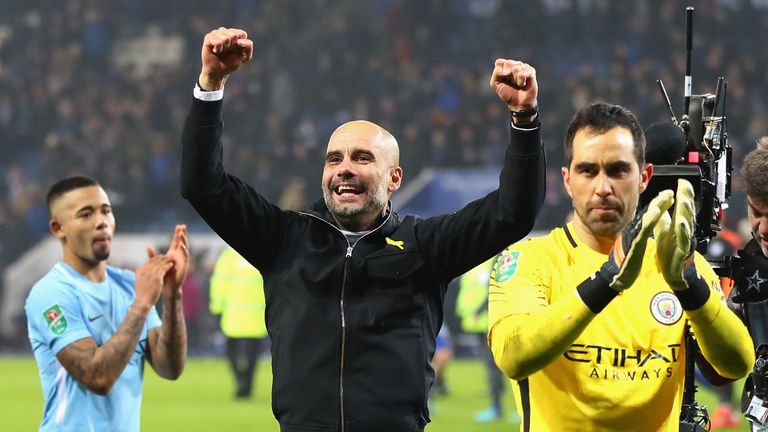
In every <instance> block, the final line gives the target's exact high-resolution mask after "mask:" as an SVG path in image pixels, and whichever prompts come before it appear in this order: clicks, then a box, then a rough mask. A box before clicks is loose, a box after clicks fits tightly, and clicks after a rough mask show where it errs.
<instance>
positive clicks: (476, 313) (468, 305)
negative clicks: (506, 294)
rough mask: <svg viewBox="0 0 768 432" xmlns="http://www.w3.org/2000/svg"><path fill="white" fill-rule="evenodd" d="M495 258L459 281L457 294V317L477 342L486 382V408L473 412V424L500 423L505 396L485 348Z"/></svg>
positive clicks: (498, 371) (499, 377)
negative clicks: (490, 286)
mask: <svg viewBox="0 0 768 432" xmlns="http://www.w3.org/2000/svg"><path fill="white" fill-rule="evenodd" d="M494 262H496V257H493V258H491V259H489V260H488V261H486V262H484V263H482V264H480V265H479V266H477V267H475V268H473V269H472V270H470V271H468V272H467V273H465V274H464V275H462V276H461V277H460V278H459V295H458V297H457V299H456V315H458V316H459V319H460V320H461V329H462V331H464V332H465V333H467V334H471V335H472V336H474V337H475V338H476V339H477V342H478V346H479V349H480V357H481V358H482V360H483V364H484V365H485V371H486V375H487V379H488V397H489V398H490V402H491V403H490V405H489V406H488V408H486V409H484V410H482V411H479V412H477V413H475V416H474V418H475V421H477V422H478V423H488V422H492V421H495V420H500V419H501V418H502V417H503V415H504V410H503V408H502V405H501V397H502V396H503V395H504V386H505V385H506V384H505V383H504V382H505V381H506V380H505V379H504V375H503V374H502V373H501V371H500V370H499V368H497V367H496V363H495V362H494V361H493V355H492V354H491V350H490V349H489V348H488V342H487V334H488V280H489V279H490V277H491V270H492V269H493V264H494Z"/></svg>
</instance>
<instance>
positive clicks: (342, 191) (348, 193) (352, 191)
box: [333, 184, 365, 198]
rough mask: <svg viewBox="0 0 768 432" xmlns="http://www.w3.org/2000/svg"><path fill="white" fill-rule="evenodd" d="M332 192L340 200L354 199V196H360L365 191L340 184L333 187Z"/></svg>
mask: <svg viewBox="0 0 768 432" xmlns="http://www.w3.org/2000/svg"><path fill="white" fill-rule="evenodd" d="M333 192H334V193H335V194H336V195H338V196H340V197H342V198H346V197H355V196H358V195H361V194H363V193H364V192H365V191H364V190H363V189H362V188H360V187H358V186H356V185H351V184H342V185H337V186H336V187H334V188H333Z"/></svg>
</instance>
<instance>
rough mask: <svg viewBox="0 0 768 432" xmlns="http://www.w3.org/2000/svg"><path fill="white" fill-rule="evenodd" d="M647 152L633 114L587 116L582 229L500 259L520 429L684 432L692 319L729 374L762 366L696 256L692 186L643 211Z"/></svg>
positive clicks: (580, 189) (707, 358)
mask: <svg viewBox="0 0 768 432" xmlns="http://www.w3.org/2000/svg"><path fill="white" fill-rule="evenodd" d="M644 153H645V137H644V135H643V131H642V129H641V127H640V125H639V123H638V121H637V119H636V118H635V116H634V114H632V113H631V112H630V111H629V110H627V109H626V108H623V107H620V106H617V105H610V104H605V103H595V104H592V105H590V106H587V107H585V108H583V109H582V110H580V111H579V112H578V113H577V114H576V115H575V116H574V118H573V119H572V120H571V122H570V124H569V126H568V130H567V132H566V137H565V165H566V166H565V167H563V168H562V175H563V183H564V185H565V188H566V190H567V192H568V195H570V197H571V200H572V203H573V208H574V210H575V216H574V220H573V221H572V222H570V223H568V224H567V225H565V226H563V227H562V228H556V229H554V230H553V231H552V232H550V233H549V234H548V235H546V236H544V237H541V238H537V239H534V240H530V241H527V242H521V243H517V244H514V245H512V246H510V247H509V248H507V249H506V250H505V251H504V252H503V253H502V254H501V255H500V257H499V259H498V260H497V262H496V265H495V267H494V271H493V273H492V276H491V282H490V285H491V287H490V293H489V299H488V301H489V303H488V307H489V333H488V343H489V345H490V347H491V350H492V351H493V355H494V359H495V361H496V363H497V364H498V366H499V367H500V369H501V370H502V371H504V373H506V374H507V375H508V376H509V377H510V378H511V379H512V384H513V388H514V390H515V393H516V394H515V400H516V403H517V407H518V411H519V413H520V415H521V417H522V423H521V430H522V431H537V432H538V431H575V430H578V431H587V430H588V431H677V430H678V429H679V417H680V409H681V404H682V395H683V383H684V376H685V358H686V355H688V353H686V352H685V344H684V339H685V325H686V323H689V324H690V326H691V328H692V330H693V332H694V334H695V335H696V338H697V341H698V343H699V347H700V351H701V357H702V361H704V362H707V363H708V365H709V366H711V368H712V369H714V371H715V372H716V373H717V374H719V375H720V376H722V377H724V378H727V379H739V378H741V377H743V376H745V375H746V374H747V373H748V372H749V370H750V369H751V367H752V364H753V362H754V349H753V347H752V341H751V339H750V337H749V334H748V333H747V330H746V328H745V327H744V325H743V324H742V323H741V321H740V320H739V319H738V318H737V317H736V315H734V314H733V313H732V312H731V311H730V310H728V308H727V307H726V306H725V303H724V299H723V295H722V292H721V291H720V288H719V282H718V278H717V276H716V275H715V273H714V272H713V271H712V269H711V268H710V267H709V265H708V264H707V262H706V260H705V259H704V258H703V257H702V256H701V255H699V254H697V253H694V252H693V245H694V239H693V228H694V227H693V223H694V222H693V220H694V216H695V210H694V196H693V188H692V187H691V185H690V183H688V182H686V181H680V182H679V183H678V187H677V190H676V191H671V190H667V191H663V192H661V193H660V194H659V195H658V196H657V197H656V198H655V199H654V200H653V201H652V202H651V203H650V204H649V205H648V207H647V208H646V209H644V210H642V211H636V210H637V204H638V198H639V195H640V193H641V192H643V191H644V190H645V188H646V186H647V185H648V181H649V180H650V178H651V175H652V174H653V167H652V166H651V165H649V164H646V163H645V161H644ZM668 209H671V211H672V215H670V214H669V213H668V212H667V210H668ZM652 234H653V237H655V240H654V238H651V235H652Z"/></svg>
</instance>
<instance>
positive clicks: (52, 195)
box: [45, 176, 101, 213]
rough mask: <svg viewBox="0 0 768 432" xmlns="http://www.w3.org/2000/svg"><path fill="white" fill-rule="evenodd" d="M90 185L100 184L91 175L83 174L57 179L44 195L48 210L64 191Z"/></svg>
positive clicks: (49, 210)
mask: <svg viewBox="0 0 768 432" xmlns="http://www.w3.org/2000/svg"><path fill="white" fill-rule="evenodd" d="M90 186H101V185H100V184H99V182H98V181H96V180H95V179H93V178H91V177H85V176H73V177H67V178H65V179H62V180H59V181H57V182H56V183H54V184H53V186H51V188H50V189H48V194H47V195H46V196H45V202H46V204H47V205H48V212H49V213H50V212H51V206H52V205H53V203H54V202H55V201H56V200H57V199H59V198H61V197H62V195H64V194H65V193H67V192H69V191H73V190H75V189H80V188H84V187H90Z"/></svg>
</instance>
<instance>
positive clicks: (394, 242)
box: [384, 237, 405, 250]
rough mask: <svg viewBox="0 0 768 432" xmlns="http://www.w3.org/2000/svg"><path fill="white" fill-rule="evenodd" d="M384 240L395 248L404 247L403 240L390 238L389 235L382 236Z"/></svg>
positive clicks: (401, 248)
mask: <svg viewBox="0 0 768 432" xmlns="http://www.w3.org/2000/svg"><path fill="white" fill-rule="evenodd" d="M384 240H386V241H387V244H388V245H392V246H394V247H396V248H400V250H403V249H405V242H404V241H403V240H392V239H391V238H389V237H384Z"/></svg>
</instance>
